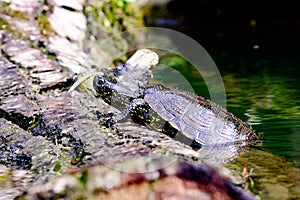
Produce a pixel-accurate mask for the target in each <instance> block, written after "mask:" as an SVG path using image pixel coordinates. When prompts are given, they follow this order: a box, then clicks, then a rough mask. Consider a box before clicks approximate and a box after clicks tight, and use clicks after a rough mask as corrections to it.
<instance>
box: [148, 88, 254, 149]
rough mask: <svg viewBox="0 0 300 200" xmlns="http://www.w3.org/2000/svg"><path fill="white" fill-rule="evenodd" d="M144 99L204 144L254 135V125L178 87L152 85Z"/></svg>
mask: <svg viewBox="0 0 300 200" xmlns="http://www.w3.org/2000/svg"><path fill="white" fill-rule="evenodd" d="M144 100H145V102H146V103H148V104H149V106H150V107H151V108H152V109H153V110H154V111H155V112H157V113H158V114H159V115H160V116H161V117H162V118H163V119H164V120H166V121H168V122H169V123H170V124H171V125H172V126H173V127H174V128H176V129H177V130H179V131H181V132H182V134H184V135H185V136H186V137H189V138H191V139H193V140H196V141H197V142H199V143H200V144H202V145H218V144H220V145H221V144H228V143H236V142H241V141H249V139H253V137H252V136H253V135H255V133H254V132H253V129H252V127H251V126H250V125H249V124H247V123H246V122H243V121H242V120H240V119H239V118H237V117H235V116H234V115H233V114H232V113H230V112H228V111H227V110H226V109H224V108H222V107H220V106H218V105H217V104H214V103H212V102H210V101H209V100H207V99H205V98H203V97H200V96H197V95H194V94H191V93H188V92H183V91H180V90H177V89H170V88H166V87H162V86H152V87H149V88H148V89H146V90H145V92H144Z"/></svg>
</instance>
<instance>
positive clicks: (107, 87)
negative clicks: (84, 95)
mask: <svg viewBox="0 0 300 200" xmlns="http://www.w3.org/2000/svg"><path fill="white" fill-rule="evenodd" d="M115 85H116V81H115V80H112V79H110V78H109V77H106V76H104V75H103V74H97V75H95V77H94V80H93V88H94V90H95V91H96V92H97V95H99V96H100V97H101V98H102V99H103V100H104V101H105V102H106V103H108V104H111V97H112V93H113V90H114V88H115Z"/></svg>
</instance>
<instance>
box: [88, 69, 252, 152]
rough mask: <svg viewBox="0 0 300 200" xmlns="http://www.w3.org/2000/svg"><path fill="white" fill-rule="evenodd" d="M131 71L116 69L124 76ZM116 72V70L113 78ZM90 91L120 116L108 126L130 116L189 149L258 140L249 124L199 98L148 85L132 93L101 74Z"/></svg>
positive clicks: (109, 121) (114, 117)
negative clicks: (187, 141) (181, 140)
mask: <svg viewBox="0 0 300 200" xmlns="http://www.w3.org/2000/svg"><path fill="white" fill-rule="evenodd" d="M130 67H131V66H128V65H122V66H118V68H119V71H121V72H122V73H123V74H125V75H127V74H126V73H128V72H126V70H127V68H130ZM119 71H118V70H115V72H117V73H115V75H116V76H118V75H119V74H120V73H119ZM124 71H125V72H124ZM93 87H94V89H95V91H96V92H97V94H98V95H99V96H100V97H101V98H102V99H103V100H104V101H105V102H106V103H108V104H110V105H112V106H113V107H115V108H117V109H118V110H120V111H121V112H122V113H121V114H120V115H115V116H113V118H111V119H109V120H108V121H107V123H108V124H111V123H114V122H115V121H118V120H122V119H124V118H125V117H126V116H130V117H131V119H132V120H133V121H134V122H136V123H139V124H142V125H146V126H150V127H151V128H154V129H155V130H158V131H160V132H163V133H165V134H167V135H169V136H171V137H175V136H176V135H177V134H180V133H181V135H184V136H185V137H186V138H189V139H190V140H191V141H192V142H191V143H190V145H191V146H192V147H195V148H198V147H201V146H216V145H226V144H236V143H244V142H246V143H251V142H255V141H256V140H257V139H258V137H257V135H256V134H255V133H254V132H253V129H252V127H251V126H250V125H249V124H247V123H246V122H244V121H242V120H241V119H239V118H237V117H236V116H234V115H233V114H232V113H230V112H228V111H227V110H226V109H224V108H222V107H220V106H218V105H217V104H215V103H213V102H211V101H209V100H207V99H205V98H204V97H201V96H197V95H194V94H191V93H188V92H184V91H180V90H178V89H172V88H167V87H164V86H150V85H147V84H144V86H143V87H139V89H138V91H137V92H132V90H129V89H128V88H126V87H125V86H124V85H122V84H120V83H117V81H116V80H115V79H112V78H109V77H107V76H105V75H103V74H98V75H96V76H95V77H94V80H93ZM177 132H180V133H177ZM176 137H177V136H176Z"/></svg>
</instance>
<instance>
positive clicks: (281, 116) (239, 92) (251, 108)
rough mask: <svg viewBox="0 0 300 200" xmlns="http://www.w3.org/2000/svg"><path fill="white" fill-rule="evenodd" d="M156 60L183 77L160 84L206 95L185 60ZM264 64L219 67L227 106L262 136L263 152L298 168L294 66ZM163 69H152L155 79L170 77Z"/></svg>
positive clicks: (299, 90) (299, 89) (298, 98)
mask: <svg viewBox="0 0 300 200" xmlns="http://www.w3.org/2000/svg"><path fill="white" fill-rule="evenodd" d="M174 60H175V61H177V62H174ZM160 62H161V63H162V64H163V65H165V66H166V65H167V66H172V67H173V69H176V71H177V72H178V73H179V74H181V75H182V77H183V78H180V77H179V78H178V77H176V76H174V77H176V78H174V80H172V79H171V78H168V80H169V82H167V83H166V82H164V81H162V82H164V84H167V85H168V86H170V87H178V88H183V87H184V88H186V84H187V82H189V84H190V85H191V90H190V91H195V92H196V93H197V94H199V95H201V96H205V97H207V98H210V96H209V92H208V89H207V86H206V84H205V82H204V81H203V80H202V78H201V76H199V74H197V72H196V71H193V70H191V65H190V64H189V63H187V62H184V61H183V60H181V59H178V58H176V59H174V57H172V56H171V57H161V61H160ZM250 64H251V63H250ZM267 64H268V63H267ZM267 64H263V66H259V67H257V68H256V69H255V70H249V65H247V66H243V65H242V64H241V65H240V66H238V65H236V66H234V67H223V68H222V67H219V70H220V73H221V75H222V79H223V81H224V85H225V89H226V97H227V98H226V100H227V109H228V110H229V111H230V112H232V113H234V114H235V115H237V116H238V117H239V118H241V119H243V120H245V121H247V122H248V123H249V124H251V125H252V126H253V128H254V129H255V131H256V132H260V133H262V134H263V135H264V141H263V144H262V146H263V148H264V149H265V151H268V152H270V153H272V154H274V155H280V156H284V157H285V158H287V160H289V161H291V162H293V163H295V164H296V165H297V166H298V167H299V166H300V146H299V144H300V84H299V80H298V72H297V68H295V67H293V66H292V67H289V66H286V67H274V65H270V66H268V65H267ZM167 68H168V67H162V66H158V68H157V69H155V71H154V75H155V77H156V79H157V80H163V79H164V77H161V76H160V75H161V74H169V77H172V76H173V75H171V73H166V70H167ZM252 69H253V68H252ZM281 70H283V71H281ZM185 90H186V89H185ZM188 90H189V89H188Z"/></svg>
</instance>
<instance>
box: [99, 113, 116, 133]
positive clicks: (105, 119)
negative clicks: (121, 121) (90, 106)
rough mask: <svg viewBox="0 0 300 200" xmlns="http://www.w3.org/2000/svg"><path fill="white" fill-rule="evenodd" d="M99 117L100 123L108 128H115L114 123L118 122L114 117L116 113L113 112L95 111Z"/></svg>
mask: <svg viewBox="0 0 300 200" xmlns="http://www.w3.org/2000/svg"><path fill="white" fill-rule="evenodd" d="M95 114H96V115H97V117H98V119H99V124H100V125H102V126H105V127H106V128H111V129H114V125H115V124H116V121H115V120H114V119H113V116H114V114H113V113H106V114H103V113H101V112H100V111H96V113H95Z"/></svg>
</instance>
